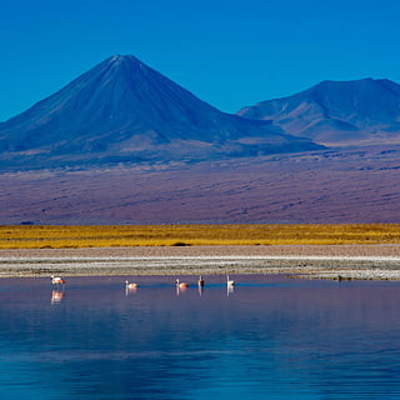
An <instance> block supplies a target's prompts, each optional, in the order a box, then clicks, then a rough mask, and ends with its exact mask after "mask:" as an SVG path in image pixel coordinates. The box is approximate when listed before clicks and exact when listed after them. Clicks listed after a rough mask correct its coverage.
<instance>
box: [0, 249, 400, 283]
mask: <svg viewBox="0 0 400 400" xmlns="http://www.w3.org/2000/svg"><path fill="white" fill-rule="evenodd" d="M227 272H229V273H243V274H252V273H265V274H277V273H279V274H282V273H283V274H289V275H293V276H294V277H302V278H309V279H338V277H339V276H340V277H341V278H343V279H347V278H349V279H396V280H400V245H368V246H365V245H335V246H317V245H315V246H193V247H192V246H187V247H130V248H123V247H114V248H87V249H40V250H37V249H34V250H29V249H24V250H1V251H0V277H38V276H49V275H50V274H52V273H57V274H63V275H64V276H89V275H97V276H100V275H133V276H135V275H183V274H204V275H206V274H225V273H227Z"/></svg>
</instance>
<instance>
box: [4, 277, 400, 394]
mask: <svg viewBox="0 0 400 400" xmlns="http://www.w3.org/2000/svg"><path fill="white" fill-rule="evenodd" d="M234 278H235V279H236V280H237V281H238V283H239V284H238V286H237V287H236V288H235V290H234V292H233V293H227V291H226V288H225V286H224V285H223V278H222V277H213V278H210V277H209V278H208V279H207V282H206V283H207V286H206V288H205V290H204V292H203V293H201V295H200V293H199V292H198V291H197V288H196V287H193V288H189V289H188V290H187V291H185V292H181V293H179V295H177V293H176V290H175V287H174V284H173V279H171V278H161V277H152V278H150V277H146V278H140V279H139V278H137V279H138V280H139V282H140V283H141V287H140V288H139V289H138V290H137V292H131V293H126V292H125V290H124V285H123V282H124V279H125V278H120V277H113V278H70V279H68V281H67V285H66V288H65V293H64V294H63V293H53V294H52V288H51V287H50V285H49V282H48V280H47V279H36V280H31V279H6V280H0V328H1V329H0V399H2V400H8V399H13V400H15V399H44V400H47V399H52V400H56V399H60V400H61V399H62V400H64V399H72V398H73V399H88V400H91V399H96V400H99V399H163V400H168V399H171V400H172V399H218V400H223V399H241V400H243V399H272V400H275V399H296V400H302V399H326V400H333V399H346V400H347V399H398V398H400V283H397V282H372V281H368V282H362V281H359V282H357V281H351V282H342V283H339V282H331V281H302V280H291V279H289V280H288V279H283V278H280V277H272V278H271V277H266V276H236V277H234ZM186 280H189V282H195V278H194V277H191V278H186Z"/></svg>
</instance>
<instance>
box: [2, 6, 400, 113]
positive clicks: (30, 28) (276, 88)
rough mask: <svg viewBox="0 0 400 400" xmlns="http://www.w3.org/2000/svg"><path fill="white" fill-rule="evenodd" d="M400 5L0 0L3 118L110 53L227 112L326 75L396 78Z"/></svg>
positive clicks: (399, 74)
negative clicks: (143, 65) (131, 57)
mask: <svg viewBox="0 0 400 400" xmlns="http://www.w3.org/2000/svg"><path fill="white" fill-rule="evenodd" d="M399 18H400V1H397V0H390V1H388V0H380V1H377V0H375V1H370V0H364V1H358V0H357V1H353V0H347V1H344V0H335V1H331V0H324V1H322V0H319V1H311V0H302V1H294V0H292V1H291V0H286V1H282V0H280V1H278V0H271V1H268V0H247V1H243V0H241V1H234V0H231V1H225V0H221V1H219V0H202V1H190V0H168V1H151V0H147V1H141V0H139V1H135V0H107V1H106V0H96V1H94V0H79V1H78V0H68V1H64V0H57V1H55V0H51V1H50V0H44V1H41V0H36V1H33V0H12V1H11V0H1V12H0V55H1V61H0V83H1V85H0V88H1V90H0V120H5V119H7V118H9V117H11V116H13V115H15V114H17V113H19V112H21V111H23V110H24V109H26V108H27V107H29V106H30V105H32V104H33V103H34V102H36V101H38V100H40V99H42V98H44V97H46V96H48V95H50V94H52V93H53V92H54V91H56V90H58V89H60V88H61V87H62V86H64V85H65V84H66V83H68V82H69V81H70V80H72V79H74V78H75V77H76V76H78V75H79V74H81V73H83V72H84V71H86V70H87V69H89V68H91V67H92V66H94V65H95V64H97V63H98V62H100V61H102V60H103V59H105V58H107V57H109V56H110V55H113V54H133V55H135V56H137V57H138V58H140V59H141V60H142V61H144V62H145V63H147V64H149V65H150V66H152V67H153V68H155V69H157V70H158V71H160V72H162V73H163V74H164V75H166V76H168V77H169V78H171V79H173V80H174V81H176V82H177V83H179V84H181V85H183V86H184V87H186V88H187V89H189V90H190V91H192V92H193V93H194V94H196V95H197V96H199V97H200V98H201V99H203V100H205V101H207V102H209V103H211V104H213V105H214V106H216V107H218V108H220V109H222V110H223V111H227V112H235V111H236V110H237V109H239V108H240V107H242V106H245V105H248V104H253V103H255V102H257V101H260V100H265V99H269V98H273V97H280V96H285V95H289V94H292V93H295V92H297V91H299V90H302V89H305V88H307V87H309V86H311V85H313V84H315V83H317V82H319V81H321V80H324V79H333V80H349V79H358V78H363V77H377V78H380V77H387V78H389V79H393V80H395V81H398V82H400V40H399V39H400V24H399V23H398V21H399Z"/></svg>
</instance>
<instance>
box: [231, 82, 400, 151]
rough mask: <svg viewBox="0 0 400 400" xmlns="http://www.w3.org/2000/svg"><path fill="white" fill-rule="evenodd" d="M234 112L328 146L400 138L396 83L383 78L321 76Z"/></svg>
mask: <svg viewBox="0 0 400 400" xmlns="http://www.w3.org/2000/svg"><path fill="white" fill-rule="evenodd" d="M237 115H239V116H242V117H246V118H250V119H257V120H273V121H274V123H275V124H276V125H279V126H280V127H282V128H283V129H284V130H285V131H286V132H288V133H290V134H292V135H297V136H302V137H308V138H309V139H312V140H313V141H315V142H316V143H319V144H323V145H327V146H330V145H333V146H348V145H356V146H357V145H376V144H379V145H382V144H399V143H400V85H399V84H397V83H395V82H393V81H390V80H388V79H372V78H367V79H361V80H355V81H344V82H335V81H323V82H321V83H319V84H317V85H315V86H313V87H311V88H310V89H307V90H305V91H302V92H300V93H297V94H294V95H293V96H289V97H284V98H278V99H274V100H267V101H263V102H260V103H258V104H256V105H254V106H249V107H245V108H243V109H241V110H240V111H239V112H238V113H237Z"/></svg>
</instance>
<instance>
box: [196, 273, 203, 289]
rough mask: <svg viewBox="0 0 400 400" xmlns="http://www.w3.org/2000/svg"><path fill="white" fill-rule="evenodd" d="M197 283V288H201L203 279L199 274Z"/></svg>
mask: <svg viewBox="0 0 400 400" xmlns="http://www.w3.org/2000/svg"><path fill="white" fill-rule="evenodd" d="M197 285H198V286H199V288H203V287H204V279H203V277H202V276H201V275H200V276H199V280H198V281H197Z"/></svg>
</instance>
